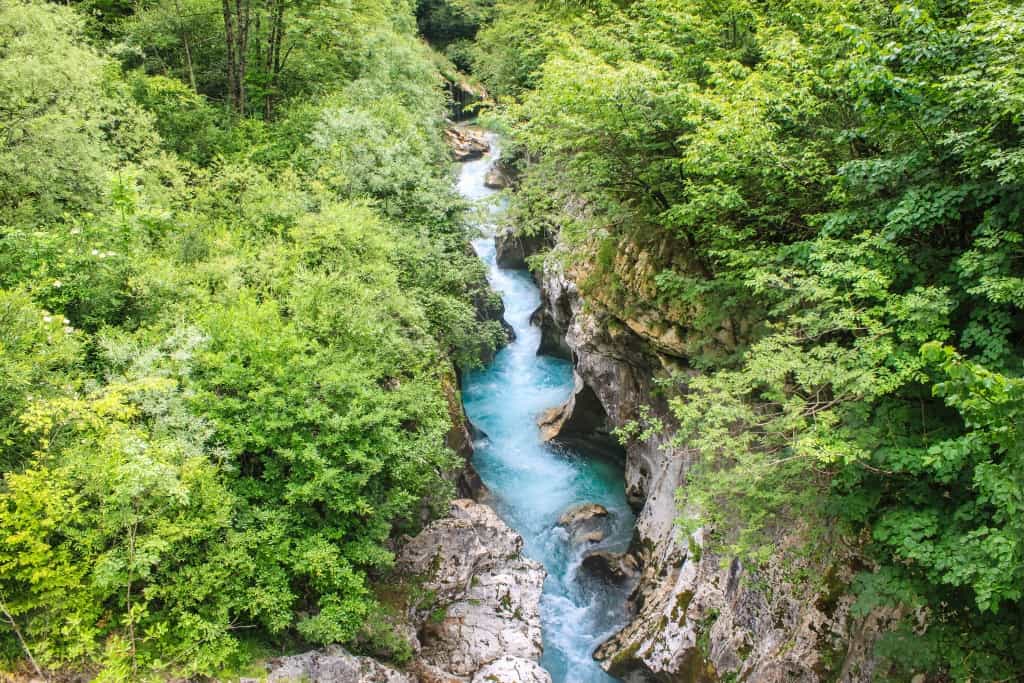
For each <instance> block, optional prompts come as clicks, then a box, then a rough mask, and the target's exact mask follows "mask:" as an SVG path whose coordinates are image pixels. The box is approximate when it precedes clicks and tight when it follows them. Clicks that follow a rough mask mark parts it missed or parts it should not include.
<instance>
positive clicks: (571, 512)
mask: <svg viewBox="0 0 1024 683" xmlns="http://www.w3.org/2000/svg"><path fill="white" fill-rule="evenodd" d="M607 524H608V509H607V508H606V507H605V506H603V505H599V504H597V503H583V504H581V505H576V506H573V507H571V508H569V509H568V510H566V511H565V512H563V513H562V516H561V517H559V518H558V526H560V527H562V528H563V529H565V530H566V531H567V532H568V534H569V541H570V543H572V544H573V545H581V544H585V543H597V542H599V541H601V540H603V539H604V537H605V534H606V527H607Z"/></svg>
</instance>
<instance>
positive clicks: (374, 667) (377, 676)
mask: <svg viewBox="0 0 1024 683" xmlns="http://www.w3.org/2000/svg"><path fill="white" fill-rule="evenodd" d="M268 669H269V671H268V673H267V683H300V682H301V683H416V679H415V678H413V677H412V676H410V675H409V674H407V673H404V672H402V671H396V670H395V669H391V668H389V667H386V666H384V665H383V664H381V663H380V662H378V661H376V660H374V659H370V658H369V657H355V656H353V655H351V654H349V653H348V652H346V651H345V650H344V649H342V648H341V647H338V646H336V645H332V646H330V647H327V648H324V649H322V650H313V651H311V652H304V653H302V654H300V655H293V656H290V657H277V658H276V659H271V660H270V662H269V663H268Z"/></svg>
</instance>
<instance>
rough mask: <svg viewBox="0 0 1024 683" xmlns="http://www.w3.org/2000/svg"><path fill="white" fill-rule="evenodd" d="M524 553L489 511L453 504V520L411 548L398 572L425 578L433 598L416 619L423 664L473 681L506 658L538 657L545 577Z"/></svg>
mask: <svg viewBox="0 0 1024 683" xmlns="http://www.w3.org/2000/svg"><path fill="white" fill-rule="evenodd" d="M522 547H523V539H522V537H520V536H519V534H517V533H515V532H514V531H512V530H511V529H510V528H509V527H508V526H507V525H505V523H504V522H502V521H501V519H499V518H498V516H497V515H496V514H495V513H494V511H493V510H492V509H491V508H489V507H487V506H486V505H481V504H479V503H475V502H473V501H471V500H457V501H455V502H453V503H452V511H451V516H450V517H447V518H444V519H440V520H437V521H435V522H433V523H432V524H430V525H429V526H428V527H427V528H426V529H424V530H423V531H422V532H421V533H420V534H419V535H418V536H416V537H415V538H414V539H412V540H410V541H409V542H408V543H407V544H406V545H405V547H404V548H403V549H402V550H401V552H400V553H399V556H398V568H399V570H400V571H402V572H403V573H406V574H410V575H419V576H422V577H424V582H423V590H424V591H427V592H429V593H432V594H433V595H434V596H435V601H434V603H432V604H430V605H426V606H423V607H422V608H421V609H420V613H419V614H417V615H414V619H416V620H417V621H418V622H419V623H422V624H423V626H422V628H421V629H420V635H419V639H420V642H421V646H422V650H421V652H420V660H421V662H422V663H423V664H424V665H427V666H429V667H432V668H434V669H436V670H438V671H443V672H447V673H449V674H452V675H454V676H456V677H459V678H463V679H467V680H468V679H469V678H471V677H473V676H474V675H475V674H476V673H477V672H478V671H480V670H481V669H483V668H484V667H486V666H487V665H489V664H491V663H492V662H494V661H496V660H497V659H499V658H501V657H503V656H510V657H517V658H520V659H523V660H529V661H537V660H539V659H540V656H541V653H542V642H541V631H540V595H541V589H542V588H543V584H544V578H545V571H544V568H543V567H542V566H541V565H540V564H539V563H538V562H535V561H533V560H529V559H527V558H525V557H523V556H522Z"/></svg>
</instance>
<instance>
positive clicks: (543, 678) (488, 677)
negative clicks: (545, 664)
mask: <svg viewBox="0 0 1024 683" xmlns="http://www.w3.org/2000/svg"><path fill="white" fill-rule="evenodd" d="M473 683H551V674H549V673H548V672H547V671H545V670H544V669H543V668H541V666H540V664H538V663H537V662H535V661H533V660H530V659H522V658H521V657H502V658H501V659H497V660H495V661H493V662H491V663H490V664H488V665H487V666H485V667H484V668H482V669H480V671H478V672H477V674H476V675H475V676H473Z"/></svg>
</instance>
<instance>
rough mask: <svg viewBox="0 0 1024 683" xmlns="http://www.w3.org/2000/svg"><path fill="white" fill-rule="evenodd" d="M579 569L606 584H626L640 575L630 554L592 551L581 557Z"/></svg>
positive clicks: (638, 566)
mask: <svg viewBox="0 0 1024 683" xmlns="http://www.w3.org/2000/svg"><path fill="white" fill-rule="evenodd" d="M580 569H581V570H582V571H583V572H584V573H585V574H588V575H590V576H593V577H595V578H598V579H600V580H602V581H607V582H608V583H618V584H622V583H628V582H630V581H632V580H634V579H635V578H637V576H639V574H640V564H639V563H638V562H637V559H636V557H635V556H634V555H632V554H631V553H616V552H611V551H608V550H592V551H590V552H588V553H587V554H585V555H584V556H583V559H582V560H581V561H580Z"/></svg>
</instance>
